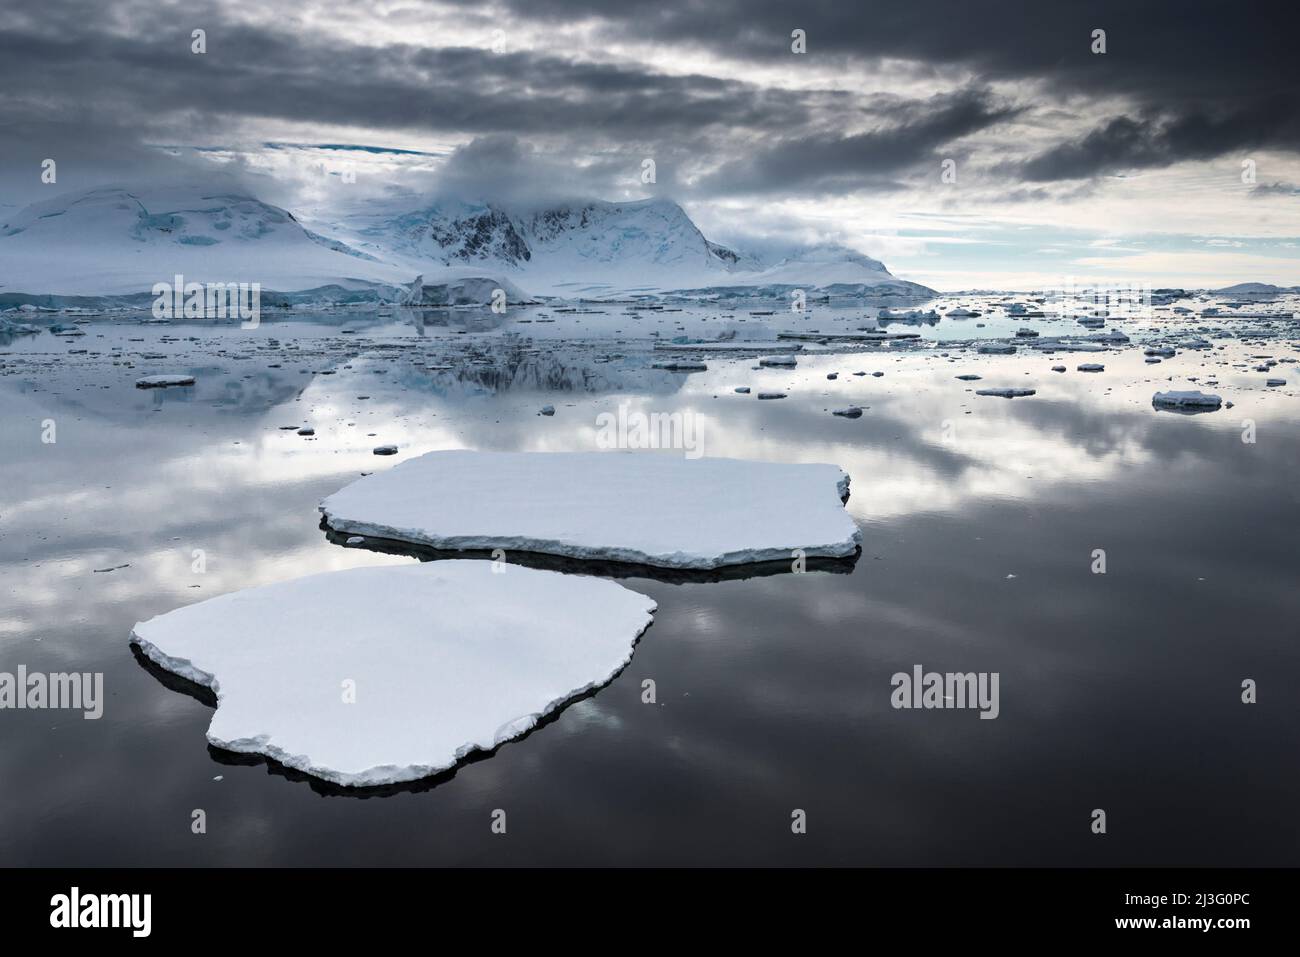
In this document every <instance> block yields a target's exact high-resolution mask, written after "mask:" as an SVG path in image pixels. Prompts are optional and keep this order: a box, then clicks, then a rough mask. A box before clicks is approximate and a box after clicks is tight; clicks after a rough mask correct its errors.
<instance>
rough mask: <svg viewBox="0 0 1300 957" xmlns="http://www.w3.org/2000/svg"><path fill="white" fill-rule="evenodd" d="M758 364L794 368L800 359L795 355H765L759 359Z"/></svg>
mask: <svg viewBox="0 0 1300 957" xmlns="http://www.w3.org/2000/svg"><path fill="white" fill-rule="evenodd" d="M758 364H759V365H760V366H765V367H775V368H780V369H793V368H794V367H795V366H797V365H798V364H799V361H798V360H797V359H796V358H795V357H794V356H763V358H761V359H759V360H758Z"/></svg>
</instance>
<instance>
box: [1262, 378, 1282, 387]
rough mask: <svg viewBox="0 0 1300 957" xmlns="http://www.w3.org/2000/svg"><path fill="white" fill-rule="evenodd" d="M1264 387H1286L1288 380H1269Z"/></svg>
mask: <svg viewBox="0 0 1300 957" xmlns="http://www.w3.org/2000/svg"><path fill="white" fill-rule="evenodd" d="M1264 385H1268V386H1273V385H1286V379H1269V380H1268V381H1267V382H1265V383H1264Z"/></svg>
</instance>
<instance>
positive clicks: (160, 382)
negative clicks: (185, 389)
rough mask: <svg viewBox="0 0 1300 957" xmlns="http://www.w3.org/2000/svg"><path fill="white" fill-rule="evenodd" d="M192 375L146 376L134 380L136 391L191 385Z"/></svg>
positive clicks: (192, 382)
mask: <svg viewBox="0 0 1300 957" xmlns="http://www.w3.org/2000/svg"><path fill="white" fill-rule="evenodd" d="M193 384H194V376H192V375H147V376H145V377H144V378H142V379H136V380H135V387H136V388H137V389H165V388H167V387H168V386H172V385H193Z"/></svg>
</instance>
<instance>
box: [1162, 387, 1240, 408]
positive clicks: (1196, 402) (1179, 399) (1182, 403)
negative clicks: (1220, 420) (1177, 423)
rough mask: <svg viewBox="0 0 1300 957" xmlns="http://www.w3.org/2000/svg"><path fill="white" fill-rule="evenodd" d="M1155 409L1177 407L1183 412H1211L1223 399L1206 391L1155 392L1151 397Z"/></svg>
mask: <svg viewBox="0 0 1300 957" xmlns="http://www.w3.org/2000/svg"><path fill="white" fill-rule="evenodd" d="M1151 404H1152V405H1153V406H1155V407H1156V408H1157V409H1178V410H1180V411H1184V412H1212V411H1214V410H1215V409H1217V408H1219V406H1221V405H1222V404H1223V399H1222V398H1220V397H1219V396H1217V395H1214V394H1213V393H1208V392H1198V391H1195V390H1193V391H1189V392H1178V391H1173V392H1157V393H1156V394H1155V395H1154V396H1152V397H1151Z"/></svg>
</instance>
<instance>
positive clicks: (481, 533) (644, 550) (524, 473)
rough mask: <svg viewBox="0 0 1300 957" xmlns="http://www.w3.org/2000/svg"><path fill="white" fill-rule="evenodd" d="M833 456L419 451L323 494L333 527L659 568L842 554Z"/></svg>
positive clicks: (843, 478) (846, 529) (848, 549)
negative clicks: (810, 460) (760, 458)
mask: <svg viewBox="0 0 1300 957" xmlns="http://www.w3.org/2000/svg"><path fill="white" fill-rule="evenodd" d="M848 483H849V478H848V476H847V475H846V474H845V473H844V472H843V470H841V469H840V468H839V467H838V466H835V465H821V464H787V463H777V462H757V461H745V460H740V459H721V458H696V459H688V458H684V457H681V456H678V455H670V454H666V453H665V454H660V453H655V452H645V453H637V452H471V451H464V450H455V451H442V452H429V453H427V454H426V455H422V456H419V457H417V458H413V459H408V460H406V461H405V462H402V463H400V464H399V465H397V466H395V467H394V468H392V469H390V470H388V471H386V472H380V473H376V474H374V475H371V476H367V477H366V478H362V479H359V480H358V481H356V482H353V483H352V484H351V485H348V486H347V487H345V488H343V489H342V490H340V491H338V492H336V493H334V494H333V495H331V496H329V497H328V498H326V499H325V500H324V501H323V502H322V503H321V506H320V509H321V512H322V513H323V514H324V518H325V523H326V525H328V526H329V527H330V528H332V529H333V530H335V531H336V532H340V533H354V534H358V535H365V536H366V537H368V538H386V539H393V540H397V541H401V542H409V543H414V544H417V545H424V546H428V547H432V548H438V549H448V550H483V549H496V548H501V549H505V550H506V552H507V554H509V552H510V551H511V550H519V551H524V552H538V553H542V554H547V555H559V556H564V557H569V558H577V559H588V560H591V559H599V560H608V561H620V562H631V563H637V564H646V565H654V566H658V567H663V568H698V569H711V568H719V567H722V566H725V565H741V564H747V563H750V562H760V561H769V560H776V559H788V558H789V557H790V556H791V554H792V553H793V552H794V550H795V549H800V550H802V552H803V554H804V555H807V556H810V557H811V556H826V557H844V556H848V555H851V554H853V553H854V552H855V551H856V550H857V546H858V543H859V541H860V538H861V533H860V532H859V531H858V529H857V527H856V526H855V525H854V523H853V520H852V519H851V518H850V517H849V515H848V513H847V512H846V511H845V510H844V508H843V505H842V499H843V498H844V497H845V496H846V495H847V493H848Z"/></svg>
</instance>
